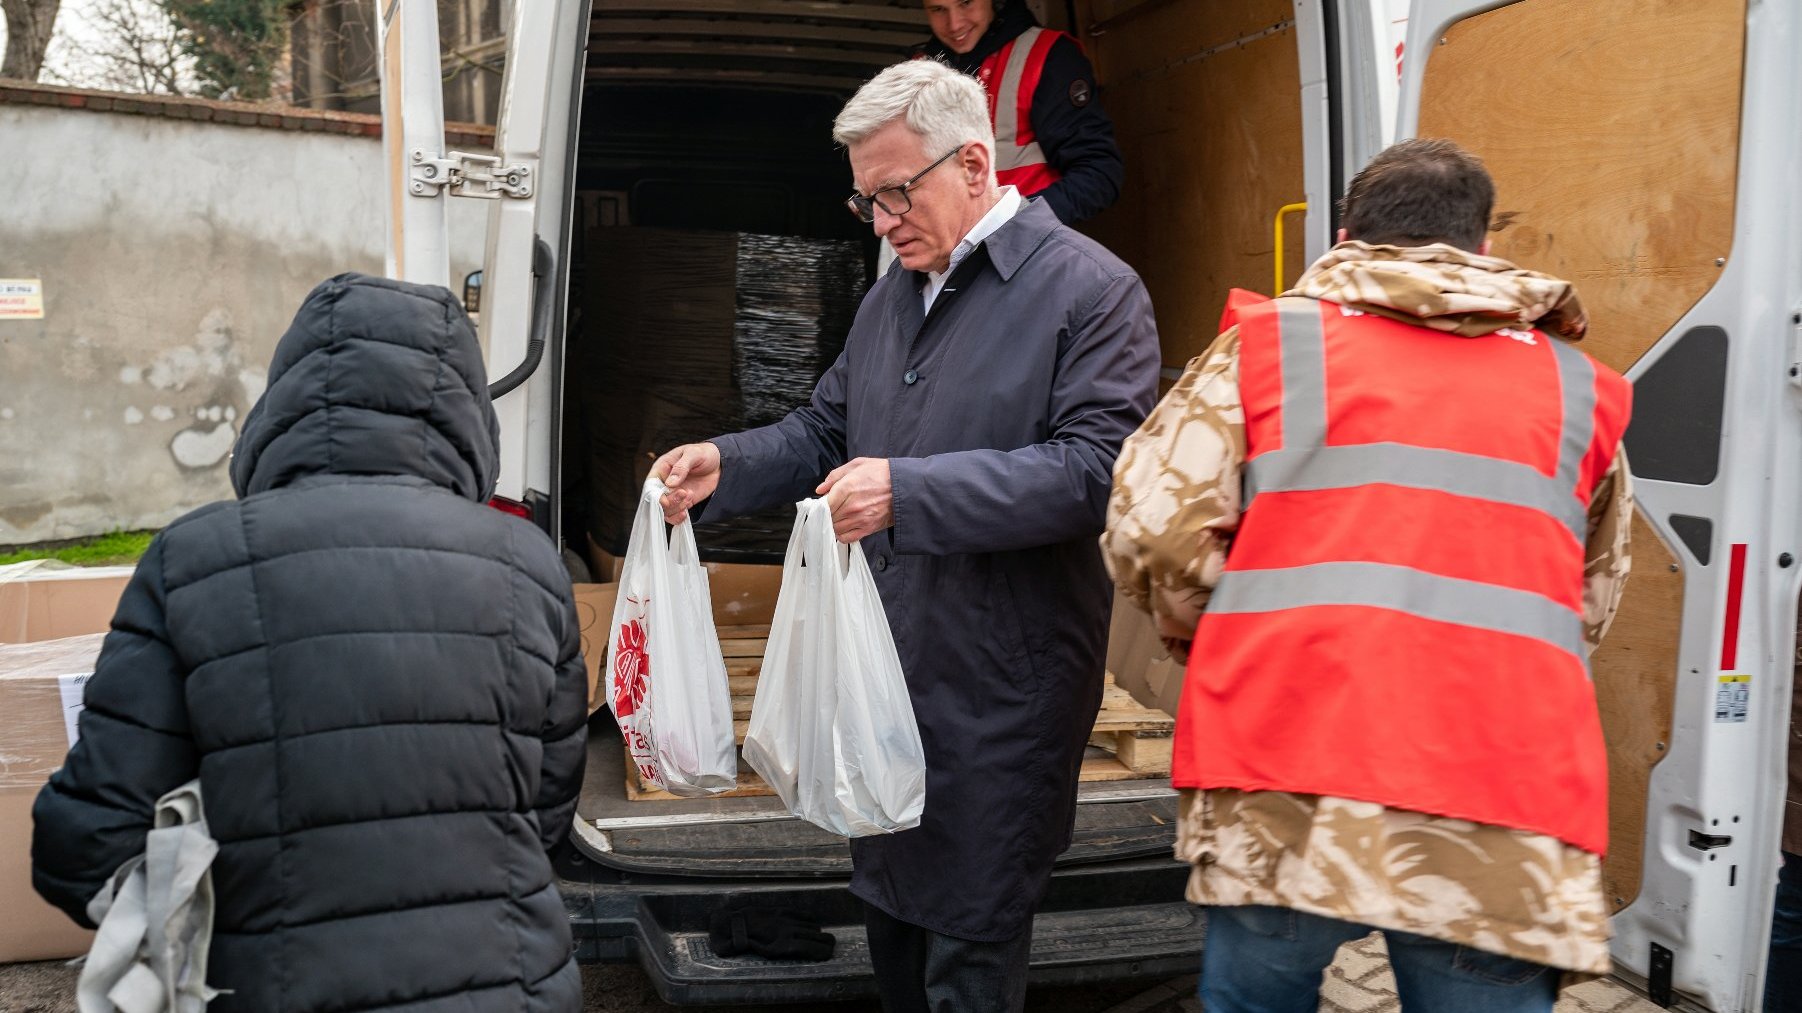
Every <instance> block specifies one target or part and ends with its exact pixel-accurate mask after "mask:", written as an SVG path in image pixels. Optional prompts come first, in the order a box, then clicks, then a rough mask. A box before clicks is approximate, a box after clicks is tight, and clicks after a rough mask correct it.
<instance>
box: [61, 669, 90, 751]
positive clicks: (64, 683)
mask: <svg viewBox="0 0 1802 1013" xmlns="http://www.w3.org/2000/svg"><path fill="white" fill-rule="evenodd" d="M87 684H88V676H87V675H64V676H59V677H57V680H56V685H57V688H58V689H60V690H62V694H63V730H64V731H66V732H68V733H69V748H70V749H74V748H75V740H76V739H79V738H81V731H80V729H79V728H77V726H76V719H78V718H80V717H81V693H82V690H83V689H84V688H85V687H86V686H87Z"/></svg>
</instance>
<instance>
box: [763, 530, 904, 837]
mask: <svg viewBox="0 0 1802 1013" xmlns="http://www.w3.org/2000/svg"><path fill="white" fill-rule="evenodd" d="M797 512H798V514H799V516H798V517H797V518H796V520H795V530H794V534H792V535H790V536H789V540H788V558H787V559H786V560H785V561H784V563H783V567H782V591H781V595H780V597H778V598H777V599H776V616H775V621H774V622H773V623H772V624H771V626H770V642H769V645H768V647H767V648H765V651H764V655H763V670H762V673H761V674H760V675H759V676H758V677H757V699H756V701H755V702H754V703H753V704H752V706H751V727H750V731H749V732H748V733H747V734H746V735H745V747H744V752H745V761H746V762H748V763H749V764H750V765H751V766H752V768H753V769H755V770H756V771H757V772H758V773H759V774H761V775H763V779H764V780H765V781H767V782H769V784H770V787H772V788H774V789H775V790H776V793H777V794H778V795H780V796H781V797H782V802H783V804H784V805H786V806H788V811H789V812H791V813H794V814H795V815H796V816H799V817H801V818H802V819H804V820H806V821H808V822H809V823H812V824H814V825H815V826H818V827H821V828H823V829H826V830H830V831H832V832H833V833H836V834H842V835H844V836H846V837H863V836H867V835H869V834H885V833H894V832H895V831H897V830H906V829H908V828H909V827H915V826H918V825H919V824H920V812H921V810H923V809H924V808H925V807H926V752H925V749H924V748H923V747H922V746H921V745H920V726H919V725H918V724H916V723H915V721H914V709H913V701H912V699H910V698H909V697H908V695H907V680H906V677H905V676H903V675H902V672H901V658H900V656H899V655H898V654H896V653H895V639H894V637H893V636H892V635H891V634H890V632H889V627H888V617H887V616H886V615H885V614H884V613H883V611H882V600H881V599H880V598H879V597H878V596H877V593H876V581H875V580H874V579H873V578H872V577H871V576H870V564H869V563H868V562H867V561H866V560H865V559H864V555H863V548H862V547H861V546H857V545H850V546H845V545H840V544H839V543H838V540H837V538H835V537H834V535H833V533H832V511H831V510H830V509H829V508H828V507H827V506H826V501H825V500H821V499H810V500H804V501H803V502H801V503H800V504H798V506H797Z"/></svg>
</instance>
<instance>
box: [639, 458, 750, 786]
mask: <svg viewBox="0 0 1802 1013" xmlns="http://www.w3.org/2000/svg"><path fill="white" fill-rule="evenodd" d="M664 491H665V490H664V486H663V483H662V482H660V481H658V480H657V479H655V478H652V479H651V480H649V481H647V482H646V483H645V484H644V491H643V493H642V494H640V496H639V499H638V516H637V518H636V519H635V520H634V521H633V522H632V540H631V542H629V543H628V544H627V546H626V562H625V568H624V569H623V570H621V572H620V575H619V597H618V599H617V600H616V602H615V604H614V607H613V628H612V630H611V631H610V633H609V635H608V637H607V669H606V677H607V702H608V704H609V705H610V706H611V707H612V708H613V717H614V719H615V720H616V721H618V722H619V730H620V734H622V735H624V736H625V739H626V748H627V749H628V750H629V751H630V752H631V754H632V761H633V763H635V764H636V765H637V767H638V777H639V780H641V781H643V782H644V784H645V786H646V787H653V788H662V789H664V790H665V791H668V792H670V793H671V794H673V795H685V796H690V797H693V796H699V795H717V794H719V793H720V792H722V791H730V790H732V788H734V787H735V786H736V785H737V783H738V760H737V757H736V756H735V755H734V753H733V749H732V697H731V691H730V690H729V689H728V688H727V684H726V662H725V659H724V658H723V657H721V655H720V641H719V635H718V634H717V633H715V632H714V628H713V602H712V598H711V596H710V594H709V592H708V588H707V570H706V568H704V567H703V566H702V565H701V556H700V552H699V551H698V550H697V549H696V548H695V533H694V527H693V526H692V525H690V524H689V522H688V521H683V522H682V523H681V524H678V525H676V526H675V528H674V529H672V530H671V531H670V533H669V536H668V537H667V538H666V537H665V535H664V523H663V507H662V506H661V505H660V503H659V500H661V499H662V498H663V494H664Z"/></svg>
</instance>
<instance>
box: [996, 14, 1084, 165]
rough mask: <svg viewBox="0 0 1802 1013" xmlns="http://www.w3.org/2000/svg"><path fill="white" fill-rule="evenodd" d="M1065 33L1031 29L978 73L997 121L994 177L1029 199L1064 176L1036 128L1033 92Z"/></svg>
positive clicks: (997, 53) (1015, 39) (997, 52)
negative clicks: (1050, 160) (1036, 135)
mask: <svg viewBox="0 0 1802 1013" xmlns="http://www.w3.org/2000/svg"><path fill="white" fill-rule="evenodd" d="M1063 37H1065V36H1064V33H1063V32H1054V31H1050V30H1047V29H1044V28H1038V27H1033V28H1028V29H1027V30H1026V31H1024V32H1021V33H1020V34H1019V35H1017V36H1015V37H1014V39H1013V41H1011V42H1009V43H1008V44H1007V45H1005V46H1002V47H1001V48H1000V49H997V50H996V51H994V52H993V53H990V54H989V55H988V56H987V57H985V58H984V59H983V61H982V66H981V67H979V68H978V69H977V71H976V79H977V80H979V81H981V82H982V87H983V90H985V91H987V92H988V93H989V122H990V123H992V124H994V125H995V177H996V179H997V180H998V181H999V182H1000V184H1001V185H1002V186H1010V185H1011V186H1014V187H1017V188H1018V189H1019V191H1020V196H1022V197H1030V196H1032V195H1033V194H1035V193H1038V192H1039V191H1040V190H1043V189H1045V188H1046V187H1048V186H1050V185H1051V184H1053V183H1055V182H1057V181H1058V180H1060V179H1063V178H1064V174H1063V173H1062V172H1059V171H1058V170H1057V169H1055V168H1053V167H1052V166H1051V165H1049V164H1047V163H1046V161H1045V152H1044V150H1043V149H1041V148H1040V147H1039V142H1038V141H1037V140H1035V139H1034V135H1033V132H1032V95H1033V92H1035V91H1038V89H1039V78H1040V76H1041V75H1043V74H1044V72H1045V57H1046V56H1047V55H1049V54H1050V52H1051V47H1052V46H1053V45H1055V44H1056V43H1057V40H1058V39H1059V38H1063Z"/></svg>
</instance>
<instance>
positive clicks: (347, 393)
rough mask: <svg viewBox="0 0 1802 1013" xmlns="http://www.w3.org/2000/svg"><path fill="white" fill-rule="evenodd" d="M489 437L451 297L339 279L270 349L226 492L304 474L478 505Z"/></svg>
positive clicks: (493, 425)
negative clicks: (397, 484)
mask: <svg viewBox="0 0 1802 1013" xmlns="http://www.w3.org/2000/svg"><path fill="white" fill-rule="evenodd" d="M499 434H500V427H499V425H498V423H497V422H496V420H495V416H494V406H493V405H492V404H491V403H490V401H489V399H488V377H487V371H486V370H485V369H484V368H483V365H482V349H481V346H480V345H479V344H478V343H477V342H476V335H475V329H474V328H473V327H471V326H470V322H469V315H468V314H467V313H465V312H464V311H463V307H462V306H461V305H459V304H458V302H457V300H456V298H455V297H454V296H452V295H451V293H450V292H449V291H448V290H446V289H444V288H440V287H438V286H436V285H413V284H408V283H406V282H399V281H391V280H389V279H386V278H371V277H368V276H367V275H361V274H341V275H339V276H337V277H336V278H332V279H330V280H329V281H326V282H323V283H321V284H320V285H319V287H318V288H315V289H314V290H313V291H312V293H311V294H309V295H308V296H307V298H306V301H305V302H304V303H302V304H301V307H300V311H299V312H298V313H296V314H295V315H294V322H293V323H292V324H291V325H289V327H288V331H287V333H286V334H284V335H282V339H281V341H280V342H278V343H277V344H276V346H275V358H274V359H273V360H272V361H271V362H270V364H269V386H268V388H267V389H266V390H265V391H264V392H263V396H262V397H261V398H258V399H257V403H256V406H255V407H253V408H252V409H251V410H250V414H249V415H248V416H246V417H245V419H244V428H243V430H242V431H241V432H240V433H239V434H238V442H237V445H236V446H235V447H234V449H233V451H232V455H233V456H232V463H231V478H232V488H233V489H235V490H236V491H237V493H238V495H239V496H240V497H244V496H249V495H252V494H255V493H259V492H265V491H267V490H270V489H279V488H281V487H283V486H285V485H288V484H290V483H292V482H294V481H296V480H298V479H301V478H306V477H309V476H313V475H402V476H411V477H415V478H421V479H424V480H426V481H428V482H431V483H432V484H434V485H437V486H442V487H443V488H446V489H449V490H451V491H453V492H455V493H456V494H457V495H459V496H463V497H466V498H468V499H472V500H476V501H478V502H479V501H484V500H487V499H488V497H489V496H491V495H493V493H494V485H495V481H496V479H497V478H498V476H499V474H500V452H499Z"/></svg>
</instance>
